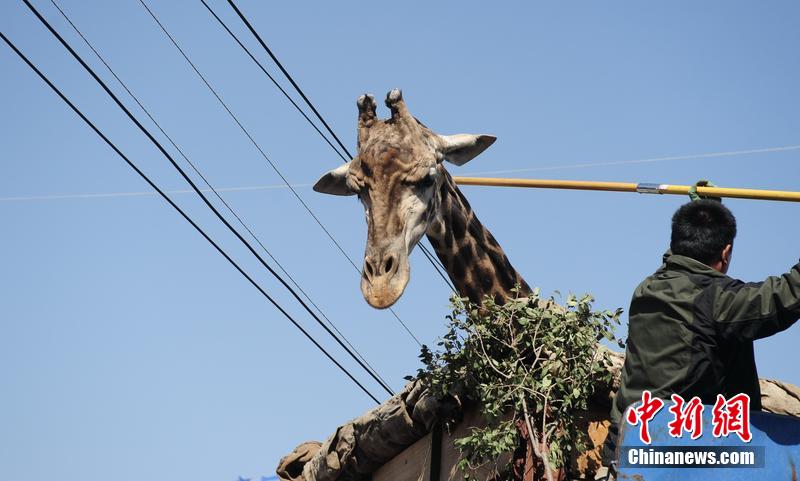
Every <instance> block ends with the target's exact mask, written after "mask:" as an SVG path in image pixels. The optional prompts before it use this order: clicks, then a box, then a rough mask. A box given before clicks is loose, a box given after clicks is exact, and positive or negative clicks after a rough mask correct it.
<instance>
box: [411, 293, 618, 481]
mask: <svg viewBox="0 0 800 481" xmlns="http://www.w3.org/2000/svg"><path fill="white" fill-rule="evenodd" d="M593 300H594V299H593V298H592V297H591V296H590V295H584V296H582V297H580V298H578V297H575V296H573V295H570V296H569V297H568V298H567V301H566V305H565V306H560V305H557V304H556V303H555V302H554V299H552V298H550V299H549V300H544V299H541V298H540V297H539V291H538V289H537V290H536V291H534V293H533V294H532V295H530V296H529V297H524V298H523V297H518V298H516V299H512V300H509V301H507V302H506V303H505V304H497V303H495V302H494V301H493V300H492V299H491V298H486V300H485V301H484V303H483V304H482V306H476V305H472V304H470V303H469V301H468V300H467V299H460V298H454V299H453V300H452V314H451V315H449V316H448V330H447V333H446V334H445V335H444V336H443V338H442V340H441V341H440V342H439V343H438V348H437V349H436V350H433V351H432V350H430V349H428V348H427V347H426V346H423V348H422V353H421V354H420V358H421V359H422V362H423V364H424V367H423V368H421V369H419V370H418V372H417V378H418V379H420V380H421V381H422V382H423V383H425V385H426V387H427V388H428V389H429V390H430V391H431V393H432V394H434V395H437V396H440V397H445V396H448V395H454V394H460V395H462V396H463V395H464V393H466V396H467V398H469V399H470V400H471V401H473V402H475V403H476V404H477V406H478V407H479V409H480V410H481V413H482V414H483V416H484V418H485V421H486V425H485V426H484V427H475V428H472V429H471V431H470V434H469V435H468V436H466V437H464V438H461V439H458V440H457V441H456V444H457V446H458V447H459V449H460V450H461V459H460V461H459V467H460V468H461V470H462V472H464V473H465V477H467V478H473V477H474V475H475V473H476V472H477V470H478V469H480V468H481V467H483V466H486V465H490V463H495V462H496V460H497V459H498V458H500V457H501V456H503V455H505V454H508V453H510V452H513V451H514V450H515V449H516V448H517V446H518V445H519V443H520V439H521V436H522V433H523V431H526V432H527V433H530V435H528V436H525V438H526V440H525V442H527V443H528V446H529V447H530V448H531V449H532V451H533V452H534V454H535V456H536V457H537V458H538V460H539V462H541V464H542V466H543V468H544V472H545V474H546V475H547V478H548V479H549V480H552V479H553V476H554V473H555V471H556V470H557V469H558V468H560V467H563V466H564V465H565V461H566V460H567V459H569V456H570V455H571V454H572V453H573V452H574V451H575V450H581V449H583V446H584V441H585V440H584V437H585V433H584V432H582V431H581V430H580V429H578V423H577V422H576V420H577V418H578V416H579V415H580V413H581V411H582V410H585V409H586V408H587V404H588V399H589V396H590V395H591V394H592V392H593V389H594V386H595V385H596V384H597V383H598V382H607V383H610V382H611V379H610V377H611V375H610V374H609V372H608V370H607V369H606V368H605V366H606V365H607V362H608V359H607V355H608V351H607V350H604V349H601V348H600V344H599V342H598V341H600V340H602V339H606V340H608V341H612V342H617V343H618V344H620V345H621V346H622V342H621V341H619V340H617V338H616V337H615V334H614V330H615V328H616V326H617V325H618V324H619V317H620V315H621V313H622V310H621V309H618V310H617V311H616V312H610V311H602V312H596V311H593V310H592V302H593ZM525 428H527V429H525Z"/></svg>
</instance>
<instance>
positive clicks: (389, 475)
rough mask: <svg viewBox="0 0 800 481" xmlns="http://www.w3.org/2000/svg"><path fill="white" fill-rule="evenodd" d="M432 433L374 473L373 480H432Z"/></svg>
mask: <svg viewBox="0 0 800 481" xmlns="http://www.w3.org/2000/svg"><path fill="white" fill-rule="evenodd" d="M431 438H432V436H431V434H427V435H426V436H425V437H424V438H422V439H420V440H419V441H417V442H416V443H414V444H412V445H411V446H409V447H407V448H406V449H405V450H404V451H403V452H402V453H400V454H398V455H397V456H395V457H394V458H393V459H392V460H391V461H389V462H388V463H386V464H384V465H383V466H381V467H380V468H378V470H377V471H375V472H374V473H373V474H372V481H430V470H431Z"/></svg>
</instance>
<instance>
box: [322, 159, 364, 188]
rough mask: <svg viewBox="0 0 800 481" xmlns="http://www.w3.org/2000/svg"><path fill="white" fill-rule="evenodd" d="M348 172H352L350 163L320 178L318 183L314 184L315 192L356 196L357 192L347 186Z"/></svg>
mask: <svg viewBox="0 0 800 481" xmlns="http://www.w3.org/2000/svg"><path fill="white" fill-rule="evenodd" d="M348 170H350V162H348V163H346V164H344V165H341V166H339V167H336V168H335V169H333V170H331V171H330V172H328V173H327V174H325V175H323V176H322V177H320V179H319V180H318V181H317V183H316V184H314V190H315V191H317V192H321V193H323V194H331V195H355V192H353V191H352V190H351V189H350V187H348V186H347V171H348Z"/></svg>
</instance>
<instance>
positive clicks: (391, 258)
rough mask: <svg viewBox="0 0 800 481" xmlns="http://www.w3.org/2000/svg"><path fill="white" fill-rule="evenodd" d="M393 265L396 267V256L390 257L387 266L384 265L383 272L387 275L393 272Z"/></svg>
mask: <svg viewBox="0 0 800 481" xmlns="http://www.w3.org/2000/svg"><path fill="white" fill-rule="evenodd" d="M393 265H394V256H389V257H388V258H387V259H386V264H385V265H384V267H383V272H385V273H387V274H388V273H389V272H391V270H392V266H393Z"/></svg>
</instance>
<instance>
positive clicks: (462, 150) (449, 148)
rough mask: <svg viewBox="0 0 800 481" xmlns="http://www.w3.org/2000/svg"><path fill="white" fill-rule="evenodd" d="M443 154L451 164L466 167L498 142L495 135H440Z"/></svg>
mask: <svg viewBox="0 0 800 481" xmlns="http://www.w3.org/2000/svg"><path fill="white" fill-rule="evenodd" d="M439 139H441V142H442V147H441V152H442V155H444V159H445V160H446V161H448V162H450V163H451V164H456V165H464V164H466V163H467V162H469V161H470V160H472V159H474V158H475V157H477V156H478V154H480V153H481V152H483V151H484V150H486V149H488V148H489V146H490V145H492V144H493V143H494V141H495V140H497V137H495V136H493V135H473V134H456V135H440V136H439Z"/></svg>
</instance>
